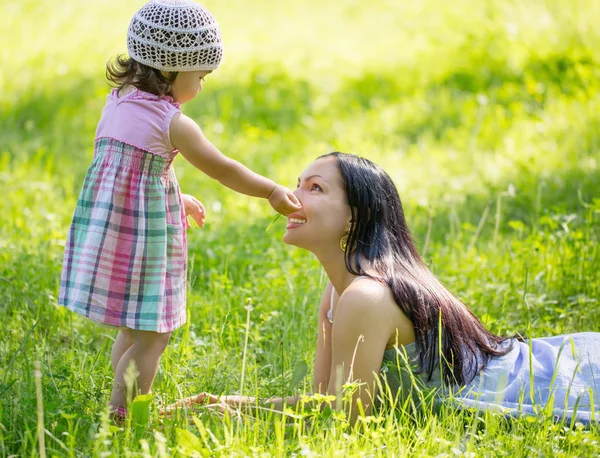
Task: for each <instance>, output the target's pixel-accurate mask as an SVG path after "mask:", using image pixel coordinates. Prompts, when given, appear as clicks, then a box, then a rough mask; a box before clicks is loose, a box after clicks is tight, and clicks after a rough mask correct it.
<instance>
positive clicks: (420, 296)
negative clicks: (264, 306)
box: [321, 152, 510, 385]
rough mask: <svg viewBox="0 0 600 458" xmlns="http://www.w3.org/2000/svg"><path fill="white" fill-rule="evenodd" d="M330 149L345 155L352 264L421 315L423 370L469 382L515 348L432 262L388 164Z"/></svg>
mask: <svg viewBox="0 0 600 458" xmlns="http://www.w3.org/2000/svg"><path fill="white" fill-rule="evenodd" d="M325 157H334V158H335V159H336V160H337V164H338V168H339V171H340V174H341V176H342V181H343V185H344V188H345V191H346V196H347V199H348V205H349V206H350V208H351V211H352V222H351V226H350V232H349V234H348V249H347V250H346V268H347V269H348V271H349V272H351V273H353V274H355V275H366V276H370V275H369V273H368V272H376V275H377V276H378V278H376V279H378V280H380V281H383V282H385V283H386V284H387V285H388V286H389V287H390V288H391V290H392V292H393V294H394V299H395V300H396V303H397V304H398V306H399V307H400V309H401V310H402V311H403V312H404V314H405V315H406V316H407V317H408V318H409V319H410V320H411V321H412V323H413V326H414V332H415V340H416V346H417V352H418V363H419V369H418V371H419V372H420V373H424V374H427V376H428V377H429V378H430V379H431V377H432V374H433V373H434V371H435V370H436V369H438V368H440V369H441V372H442V373H441V374H440V377H442V378H441V379H442V380H443V381H444V382H445V383H447V384H450V385H453V384H459V385H465V384H467V383H469V382H470V381H471V380H473V378H474V377H475V376H476V375H477V373H478V372H479V371H480V370H481V369H483V368H484V367H485V366H486V364H487V362H488V360H489V358H490V356H500V355H503V354H505V353H507V352H508V350H510V346H509V347H507V348H506V347H504V348H503V346H501V345H500V344H501V343H502V342H504V341H506V340H508V339H509V338H506V337H499V336H496V335H494V334H492V333H491V332H489V331H488V330H487V329H485V327H484V326H483V324H481V322H480V321H479V320H478V319H477V317H475V315H473V313H472V312H471V311H470V310H469V309H468V308H467V307H466V306H465V305H464V304H463V303H462V302H461V301H459V300H458V299H457V298H456V297H454V295H452V293H450V292H449V291H448V290H447V289H446V288H445V287H444V286H443V285H442V284H441V283H440V281H439V280H438V279H437V278H436V277H435V276H434V275H433V274H432V273H431V271H430V270H429V269H428V268H427V267H426V266H425V264H424V263H423V260H422V259H421V257H420V256H419V253H418V252H417V249H416V247H415V244H414V242H413V240H412V237H411V234H410V231H409V229H408V227H407V225H406V221H405V219H404V211H403V209H402V203H401V202H400V196H399V195H398V190H397V189H396V186H395V185H394V183H393V182H392V180H391V178H390V177H389V175H388V174H387V173H386V172H385V171H384V170H383V169H382V168H381V167H379V166H378V165H376V164H374V163H373V162H371V161H369V160H368V159H364V158H361V157H358V156H354V155H351V154H344V153H339V152H333V153H330V154H326V155H324V156H321V158H325ZM440 315H441V316H440ZM440 324H441V329H440ZM440 344H441V348H439V347H440ZM440 356H441V360H440Z"/></svg>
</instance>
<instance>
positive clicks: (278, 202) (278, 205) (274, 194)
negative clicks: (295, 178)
mask: <svg viewBox="0 0 600 458" xmlns="http://www.w3.org/2000/svg"><path fill="white" fill-rule="evenodd" d="M268 199H269V203H270V204H271V207H273V209H274V210H275V211H276V212H278V213H281V214H282V215H286V216H287V215H289V214H291V213H294V212H295V211H298V210H300V209H301V208H302V204H301V203H300V201H299V200H298V198H297V197H296V195H295V194H294V193H293V192H292V191H290V190H289V189H288V188H286V187H285V186H281V185H279V184H278V185H276V186H275V187H274V188H273V190H272V191H271V194H269V197H268Z"/></svg>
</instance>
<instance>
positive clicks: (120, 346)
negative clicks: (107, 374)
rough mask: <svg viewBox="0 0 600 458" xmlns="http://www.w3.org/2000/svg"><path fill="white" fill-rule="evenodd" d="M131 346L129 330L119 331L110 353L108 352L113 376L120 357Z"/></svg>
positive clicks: (131, 339)
mask: <svg viewBox="0 0 600 458" xmlns="http://www.w3.org/2000/svg"><path fill="white" fill-rule="evenodd" d="M132 344H133V338H132V336H131V329H121V330H120V331H119V334H118V335H117V338H116V339H115V343H114V344H113V346H112V351H111V352H110V358H111V361H112V370H113V374H114V373H115V372H116V371H117V366H118V364H119V361H120V360H121V357H122V356H123V354H124V353H125V352H126V351H127V350H128V349H129V347H131V345H132Z"/></svg>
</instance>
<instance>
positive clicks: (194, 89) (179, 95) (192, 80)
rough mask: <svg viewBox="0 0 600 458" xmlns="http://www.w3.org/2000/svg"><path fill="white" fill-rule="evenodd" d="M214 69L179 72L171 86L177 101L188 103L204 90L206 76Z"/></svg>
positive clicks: (172, 93)
mask: <svg viewBox="0 0 600 458" xmlns="http://www.w3.org/2000/svg"><path fill="white" fill-rule="evenodd" d="M211 72H212V70H198V71H191V72H179V73H178V74H177V76H176V77H175V81H174V82H173V85H172V86H171V95H172V96H173V99H174V100H175V101H176V102H177V103H186V102H189V101H190V100H192V99H193V98H194V97H196V96H197V95H198V92H200V91H201V90H202V82H203V81H204V77H205V76H206V75H208V74H209V73H211Z"/></svg>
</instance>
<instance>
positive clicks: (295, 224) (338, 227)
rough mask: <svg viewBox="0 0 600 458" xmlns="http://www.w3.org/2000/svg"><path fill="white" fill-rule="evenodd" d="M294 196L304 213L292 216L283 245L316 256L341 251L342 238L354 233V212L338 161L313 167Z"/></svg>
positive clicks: (331, 159)
mask: <svg viewBox="0 0 600 458" xmlns="http://www.w3.org/2000/svg"><path fill="white" fill-rule="evenodd" d="M294 194H295V195H296V197H298V200H300V202H301V203H302V209H301V210H299V211H297V212H295V213H292V214H291V215H289V216H288V225H287V227H286V231H285V234H284V236H283V241H284V242H285V243H287V244H290V245H295V246H298V247H300V248H304V249H307V250H309V251H312V252H313V253H318V252H327V251H328V250H329V251H331V250H332V249H336V248H337V249H338V250H341V249H340V247H339V243H340V238H342V236H343V235H345V234H346V233H347V232H348V230H349V229H350V219H351V212H350V207H349V206H348V204H347V202H346V194H345V192H344V188H343V185H342V177H341V175H340V172H339V170H338V166H337V159H335V158H334V157H327V158H323V159H317V160H316V161H314V162H313V163H312V164H310V165H309V166H308V167H307V169H306V170H305V171H304V172H303V173H302V175H300V177H299V178H298V188H297V189H296V191H294Z"/></svg>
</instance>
